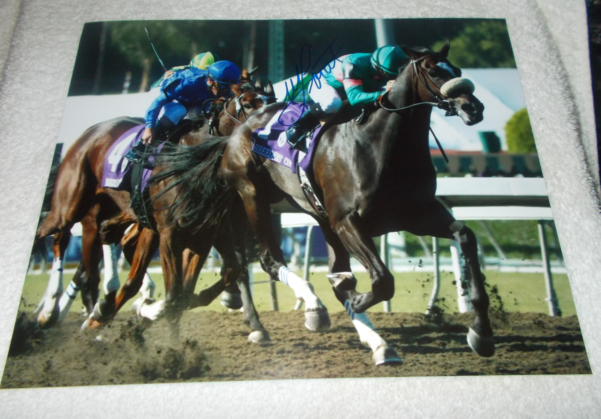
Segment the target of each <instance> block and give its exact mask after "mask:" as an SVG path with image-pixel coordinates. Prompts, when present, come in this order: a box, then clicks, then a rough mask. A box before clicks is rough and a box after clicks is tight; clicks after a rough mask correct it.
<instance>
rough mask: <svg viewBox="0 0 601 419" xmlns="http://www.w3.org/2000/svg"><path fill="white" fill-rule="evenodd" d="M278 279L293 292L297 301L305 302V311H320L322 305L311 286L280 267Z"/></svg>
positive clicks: (288, 270) (283, 267)
mask: <svg viewBox="0 0 601 419" xmlns="http://www.w3.org/2000/svg"><path fill="white" fill-rule="evenodd" d="M278 276H279V279H280V281H281V282H282V283H284V284H286V285H288V286H289V287H290V288H292V290H293V291H294V295H295V296H296V298H298V299H299V300H302V301H304V302H305V307H306V310H315V309H322V308H324V305H323V304H322V303H321V301H320V300H319V297H317V295H315V290H314V289H313V285H311V284H310V283H309V282H307V281H305V280H303V279H301V278H300V277H299V276H298V275H296V274H294V273H293V272H291V271H290V269H288V268H286V267H285V266H282V267H281V268H280V270H279V272H278Z"/></svg>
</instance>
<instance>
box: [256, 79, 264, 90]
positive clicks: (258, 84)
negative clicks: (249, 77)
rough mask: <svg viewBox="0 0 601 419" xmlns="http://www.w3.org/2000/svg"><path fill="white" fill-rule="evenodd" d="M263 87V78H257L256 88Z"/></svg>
mask: <svg viewBox="0 0 601 419" xmlns="http://www.w3.org/2000/svg"><path fill="white" fill-rule="evenodd" d="M262 88H263V83H262V82H261V79H257V81H256V82H255V89H262Z"/></svg>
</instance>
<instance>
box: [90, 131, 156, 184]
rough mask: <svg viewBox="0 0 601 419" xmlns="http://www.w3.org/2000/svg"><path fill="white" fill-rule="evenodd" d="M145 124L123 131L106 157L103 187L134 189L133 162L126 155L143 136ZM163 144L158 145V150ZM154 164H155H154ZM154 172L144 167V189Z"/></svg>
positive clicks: (152, 161)
mask: <svg viewBox="0 0 601 419" xmlns="http://www.w3.org/2000/svg"><path fill="white" fill-rule="evenodd" d="M142 131H144V125H143V124H142V125H136V126H135V127H133V128H131V129H129V130H127V131H126V132H125V133H123V134H122V135H121V136H120V137H119V138H118V139H117V141H115V142H114V143H113V145H112V146H111V148H110V149H109V152H108V153H107V155H106V157H105V158H104V170H103V171H102V183H101V186H102V187H103V188H112V189H117V190H120V191H128V192H131V191H132V187H131V180H130V178H131V174H130V172H131V168H132V167H133V164H132V162H131V161H129V160H127V159H126V158H125V155H126V154H127V153H128V152H129V150H131V148H132V147H133V146H134V144H136V142H137V141H138V139H139V138H140V137H141V136H142ZM160 148H161V146H159V147H157V151H158V150H159V149H160ZM149 160H150V163H154V157H152V156H151V157H150V158H149ZM153 165H154V164H153ZM151 174H152V169H144V170H143V173H142V190H145V189H146V185H147V183H148V179H149V178H150V175H151Z"/></svg>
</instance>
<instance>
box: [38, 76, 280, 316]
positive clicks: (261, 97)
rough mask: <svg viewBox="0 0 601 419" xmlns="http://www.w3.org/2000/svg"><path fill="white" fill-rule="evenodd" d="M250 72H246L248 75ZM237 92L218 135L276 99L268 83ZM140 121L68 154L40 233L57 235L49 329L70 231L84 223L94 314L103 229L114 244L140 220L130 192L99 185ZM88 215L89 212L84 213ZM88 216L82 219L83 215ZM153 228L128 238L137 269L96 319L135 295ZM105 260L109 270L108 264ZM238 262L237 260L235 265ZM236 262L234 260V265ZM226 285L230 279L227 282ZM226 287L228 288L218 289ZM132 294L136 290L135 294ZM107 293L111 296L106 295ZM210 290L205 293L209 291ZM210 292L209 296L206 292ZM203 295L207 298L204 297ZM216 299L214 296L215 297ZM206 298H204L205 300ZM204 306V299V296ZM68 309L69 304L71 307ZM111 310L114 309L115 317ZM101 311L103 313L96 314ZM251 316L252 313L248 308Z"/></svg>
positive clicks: (87, 287) (86, 280) (86, 293)
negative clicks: (114, 150)
mask: <svg viewBox="0 0 601 419" xmlns="http://www.w3.org/2000/svg"><path fill="white" fill-rule="evenodd" d="M245 73H246V74H247V75H248V73H247V72H244V73H243V74H245ZM232 90H233V91H234V93H235V95H236V99H235V100H232V101H231V102H229V103H228V106H226V109H225V110H224V111H223V112H222V114H221V118H220V119H219V127H218V128H219V131H220V132H231V131H232V130H233V127H234V126H235V125H237V124H239V123H240V122H241V121H240V120H239V119H238V118H242V120H244V119H245V118H246V117H247V116H248V114H249V113H251V112H253V111H254V110H256V109H258V108H260V107H261V106H263V104H264V103H265V101H266V100H267V101H269V100H275V99H274V97H273V88H272V87H271V85H270V84H269V85H268V87H267V89H265V90H263V88H262V86H258V90H257V91H254V89H252V87H250V88H249V86H248V85H242V86H240V85H238V86H233V87H232ZM139 123H141V121H140V120H137V119H128V118H118V119H115V120H112V121H107V122H105V123H101V124H98V125H96V126H94V127H92V128H90V129H88V130H87V131H86V132H85V133H84V134H83V135H82V137H80V138H79V139H78V140H77V141H76V142H75V143H74V145H73V146H72V147H71V148H70V150H69V151H68V153H67V155H66V157H65V159H64V161H63V163H62V164H61V168H60V170H59V174H58V179H57V183H56V187H55V191H54V195H53V202H52V209H51V211H50V213H49V215H48V217H47V218H46V220H45V221H44V222H43V223H42V224H41V226H40V228H39V229H38V233H37V235H36V240H39V239H41V238H43V237H45V236H47V235H49V234H55V237H54V244H53V252H54V256H55V261H54V263H53V269H52V272H51V279H50V281H49V284H48V288H47V291H46V294H45V297H44V299H43V304H42V307H41V308H40V314H39V317H38V322H39V324H40V326H42V327H44V326H50V325H51V324H52V323H53V322H55V321H57V320H58V318H59V313H60V309H61V308H63V309H64V308H65V307H64V306H63V307H60V305H59V301H58V296H59V295H60V293H61V292H62V278H61V276H62V258H63V256H64V251H65V248H66V245H67V244H68V240H69V236H70V228H71V227H72V225H73V224H74V223H76V222H78V221H82V224H83V229H84V230H83V260H82V264H83V265H84V266H85V267H84V268H83V269H81V266H80V269H78V272H79V273H80V274H81V271H83V275H81V276H80V279H81V281H80V284H77V285H79V286H80V287H81V289H82V298H83V300H84V304H85V306H86V308H87V309H88V311H89V312H90V313H92V312H93V311H94V310H93V309H94V306H95V304H96V300H97V296H98V283H99V275H98V263H99V261H100V258H101V251H100V247H101V240H100V226H101V225H102V226H103V230H104V231H103V234H102V242H104V243H114V242H118V240H119V239H120V238H121V237H123V233H124V231H125V228H126V227H127V226H128V225H129V224H131V223H132V222H135V220H136V218H135V216H134V215H133V213H132V212H131V210H130V208H129V193H127V192H123V191H116V190H112V189H108V188H101V187H99V183H100V182H99V181H100V179H101V178H102V169H103V168H102V166H103V161H104V156H105V154H106V152H108V150H109V149H110V146H111V145H112V144H113V142H114V141H115V140H116V139H117V138H119V136H120V135H121V134H122V133H123V132H125V131H127V130H128V129H130V128H131V127H133V126H135V125H137V124H139ZM208 131H209V127H208V125H206V124H205V125H204V126H203V127H202V128H201V129H199V130H196V131H193V132H191V133H189V134H187V135H185V136H184V137H182V139H181V143H182V144H193V143H197V142H200V141H202V140H203V139H205V138H207V137H210V134H209V132H208ZM86 211H87V214H85V212H86ZM82 214H83V217H82ZM155 236H156V235H155V234H154V233H153V232H151V231H150V230H146V229H142V228H141V227H140V226H139V225H137V226H135V227H134V228H133V229H132V230H131V232H130V233H128V235H127V236H126V237H125V238H124V253H125V255H126V257H128V259H129V260H130V263H132V270H130V274H129V276H128V281H127V283H126V285H125V286H124V289H123V290H122V292H121V293H120V295H119V297H118V298H116V291H117V290H118V288H119V283H118V277H117V275H116V272H115V273H114V274H113V277H116V278H117V282H116V287H115V286H114V285H115V282H114V281H113V282H112V285H110V283H111V281H109V289H108V290H107V284H106V282H105V294H106V300H105V305H104V306H105V308H107V310H105V311H108V312H109V314H108V315H107V314H105V313H103V314H104V316H97V317H100V318H103V319H106V318H108V317H112V316H114V313H116V311H117V310H118V309H119V308H121V306H122V305H123V304H124V303H125V302H126V301H127V299H128V298H130V297H131V296H133V295H135V293H136V292H137V291H138V289H139V288H140V285H141V280H142V278H143V276H144V271H145V269H146V266H147V265H148V262H149V261H150V258H151V257H152V255H153V254H154V252H155V251H156V249H157V247H158V238H157V237H155ZM223 253H226V255H222V256H223V257H224V264H225V265H227V264H228V263H231V264H232V265H233V266H238V263H237V260H236V257H235V255H232V254H230V253H227V250H225V251H223ZM105 255H106V254H105ZM184 257H186V258H187V261H188V262H189V263H188V264H187V265H188V268H187V269H188V270H189V271H191V272H193V273H194V275H191V276H192V277H193V279H191V280H190V282H189V284H190V285H192V291H193V285H194V284H195V281H196V277H197V274H198V271H199V270H200V267H201V266H202V263H199V258H197V257H195V256H194V255H186V256H184ZM106 259H107V258H106V257H105V268H108V266H106V264H107V261H106ZM233 260H234V261H233ZM232 261H233V262H232ZM225 281H226V282H228V281H227V279H226V280H225ZM218 288H220V289H222V288H223V287H218ZM132 290H133V292H132ZM107 291H108V292H107ZM205 291H206V290H205ZM205 294H206V293H205ZM203 295H204V294H203ZM211 297H212V298H211V300H212V299H213V298H214V296H212V295H211ZM207 298H209V297H207V296H205V298H204V300H206V299H207ZM199 300H201V302H202V300H203V299H202V298H199ZM66 309H67V310H68V306H67V307H66ZM111 310H114V312H113V313H111ZM96 311H97V312H98V310H96ZM248 311H249V315H252V312H253V310H248Z"/></svg>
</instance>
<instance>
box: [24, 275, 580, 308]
mask: <svg viewBox="0 0 601 419" xmlns="http://www.w3.org/2000/svg"><path fill="white" fill-rule="evenodd" d="M297 273H298V272H297ZM484 274H485V275H486V278H487V283H488V284H489V285H490V286H491V287H492V286H495V285H496V286H497V288H498V291H499V295H500V297H501V300H502V301H503V304H504V307H505V309H506V310H507V311H511V312H535V313H548V306H547V303H546V301H545V298H546V292H545V282H544V276H543V274H542V273H541V274H529V273H501V272H498V271H485V272H484ZM126 276H127V273H126V272H122V273H121V274H120V277H121V282H122V283H123V282H124V280H125V278H126ZM356 276H357V279H358V280H359V286H358V289H359V290H360V291H366V290H369V288H370V284H369V278H368V276H367V274H366V273H357V274H356ZM152 277H153V280H154V281H155V283H156V285H157V288H156V292H155V297H156V298H157V299H163V298H164V296H165V292H164V287H163V278H162V275H159V274H154V275H153V276H152ZM71 278H72V275H71V274H65V276H64V280H63V282H64V285H65V286H67V284H68V283H69V281H70V280H71ZM218 278H219V277H218V276H217V275H216V274H214V273H203V274H202V275H201V278H200V279H199V281H198V284H197V287H196V291H197V292H198V291H200V290H202V289H203V288H205V287H207V286H209V285H210V284H212V283H213V282H214V281H216V280H218ZM395 279H396V292H395V296H394V298H393V299H392V302H391V304H392V311H395V312H424V311H425V310H426V306H427V303H428V300H429V298H430V293H431V291H432V285H433V275H432V273H431V272H425V273H415V272H408V273H407V272H404V273H398V272H397V273H395ZM266 280H267V275H266V274H265V273H262V272H261V273H255V275H254V281H255V282H263V281H266ZM454 280H455V278H454V276H453V274H452V273H450V272H442V273H441V287H440V293H439V298H440V299H443V298H444V301H441V303H440V304H441V305H442V306H443V308H444V309H445V310H446V311H448V312H454V311H457V303H456V300H457V292H456V288H455V285H453V282H454ZM553 280H554V285H555V290H556V293H557V296H558V299H559V305H560V308H561V310H562V312H563V315H564V316H570V315H574V314H576V309H575V307H574V302H573V300H572V292H571V290H570V285H569V283H568V277H567V275H565V274H554V275H553ZM47 283H48V275H47V274H42V275H28V276H27V278H26V281H25V285H24V287H23V295H22V302H23V304H25V305H26V307H28V309H31V310H33V308H34V307H35V304H37V302H38V301H40V299H41V297H42V294H43V292H44V289H45V287H46V284H47ZM311 283H312V284H313V286H314V287H315V292H316V293H317V295H318V296H319V297H320V298H321V299H322V301H323V303H324V304H325V305H326V307H328V310H329V311H330V312H335V311H341V310H342V309H343V307H342V305H341V304H340V303H339V302H338V301H337V300H336V298H335V297H334V294H333V292H332V290H331V288H330V285H329V282H328V281H327V278H326V274H325V272H317V273H313V274H311ZM276 289H277V294H278V303H279V309H280V311H290V310H292V309H293V307H294V304H295V301H296V299H295V297H294V293H293V292H292V291H291V290H290V289H289V288H288V287H286V286H285V285H283V284H282V283H280V282H277V283H276ZM253 297H254V301H255V305H256V307H257V309H258V310H259V311H267V310H271V297H270V295H269V285H268V284H266V283H263V284H257V285H255V286H254V288H253ZM81 308H82V304H81V299H80V298H79V297H78V298H77V300H76V301H75V303H74V304H73V307H72V311H75V310H77V311H81ZM125 310H129V305H127V306H126V307H125ZM198 310H214V311H226V309H225V308H224V307H223V306H222V305H221V304H220V303H219V300H218V299H217V300H216V301H214V302H213V303H212V304H211V305H210V306H208V307H202V308H199V309H198ZM370 311H382V305H381V304H380V305H377V306H375V307H373V308H371V309H370Z"/></svg>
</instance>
